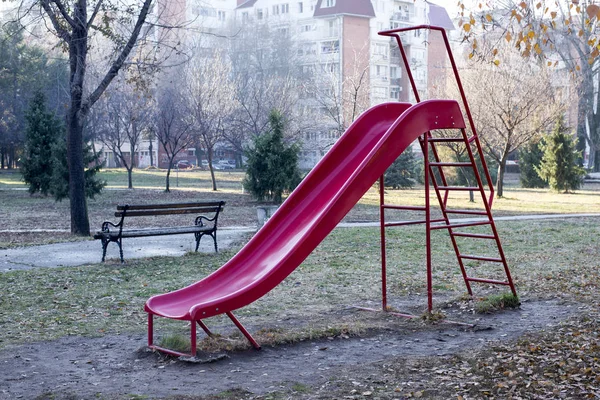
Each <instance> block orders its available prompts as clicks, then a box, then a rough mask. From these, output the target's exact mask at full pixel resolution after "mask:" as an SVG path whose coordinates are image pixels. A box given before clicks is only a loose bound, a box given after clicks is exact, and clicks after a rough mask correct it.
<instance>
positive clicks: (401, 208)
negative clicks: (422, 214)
mask: <svg viewBox="0 0 600 400" xmlns="http://www.w3.org/2000/svg"><path fill="white" fill-rule="evenodd" d="M381 207H383V208H385V209H390V210H410V211H425V210H426V208H425V207H424V206H393V205H389V204H384V205H382V206H381Z"/></svg>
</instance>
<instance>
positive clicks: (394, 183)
mask: <svg viewBox="0 0 600 400" xmlns="http://www.w3.org/2000/svg"><path fill="white" fill-rule="evenodd" d="M415 170H416V160H415V155H414V153H413V151H412V148H408V149H406V150H405V151H404V152H402V154H400V157H398V158H397V159H396V161H394V162H393V163H392V165H390V167H389V168H388V169H387V170H386V171H385V174H384V177H383V181H384V183H385V186H386V187H391V188H392V189H410V188H412V187H413V186H414V182H415V178H416V173H415Z"/></svg>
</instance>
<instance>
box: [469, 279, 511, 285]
mask: <svg viewBox="0 0 600 400" xmlns="http://www.w3.org/2000/svg"><path fill="white" fill-rule="evenodd" d="M466 280H467V281H470V282H481V283H493V284H494V285H506V286H510V283H508V282H504V281H497V280H494V279H482V278H467V279H466Z"/></svg>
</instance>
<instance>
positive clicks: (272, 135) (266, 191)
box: [243, 110, 301, 203]
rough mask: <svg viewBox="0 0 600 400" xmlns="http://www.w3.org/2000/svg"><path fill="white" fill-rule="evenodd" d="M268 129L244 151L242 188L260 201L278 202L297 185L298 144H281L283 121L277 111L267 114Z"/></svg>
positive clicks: (298, 177)
mask: <svg viewBox="0 0 600 400" xmlns="http://www.w3.org/2000/svg"><path fill="white" fill-rule="evenodd" d="M269 124H270V130H269V131H268V132H265V133H263V134H261V135H259V136H257V137H256V138H255V139H254V143H253V144H254V146H253V147H252V148H247V149H246V150H245V153H246V157H248V161H247V168H246V176H245V178H244V181H243V185H244V189H246V190H248V191H249V192H250V193H251V194H252V195H253V196H254V197H256V199H257V200H259V201H273V202H275V203H280V202H281V199H282V196H283V193H284V192H285V191H292V190H293V189H294V188H295V187H296V186H297V185H298V183H300V180H301V178H300V170H299V169H298V151H299V148H298V146H297V145H290V146H287V145H286V144H285V143H284V141H283V131H284V125H285V124H284V120H283V116H282V115H281V114H280V113H279V112H278V111H276V110H273V111H271V114H270V115H269Z"/></svg>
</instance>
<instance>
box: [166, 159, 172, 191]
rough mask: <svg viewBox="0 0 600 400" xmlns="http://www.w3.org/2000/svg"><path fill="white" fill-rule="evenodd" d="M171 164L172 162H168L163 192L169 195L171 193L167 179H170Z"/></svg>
mask: <svg viewBox="0 0 600 400" xmlns="http://www.w3.org/2000/svg"><path fill="white" fill-rule="evenodd" d="M171 164H172V161H169V167H168V168H167V178H166V180H165V192H167V193H169V192H170V191H171V187H170V181H169V178H170V177H171Z"/></svg>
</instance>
